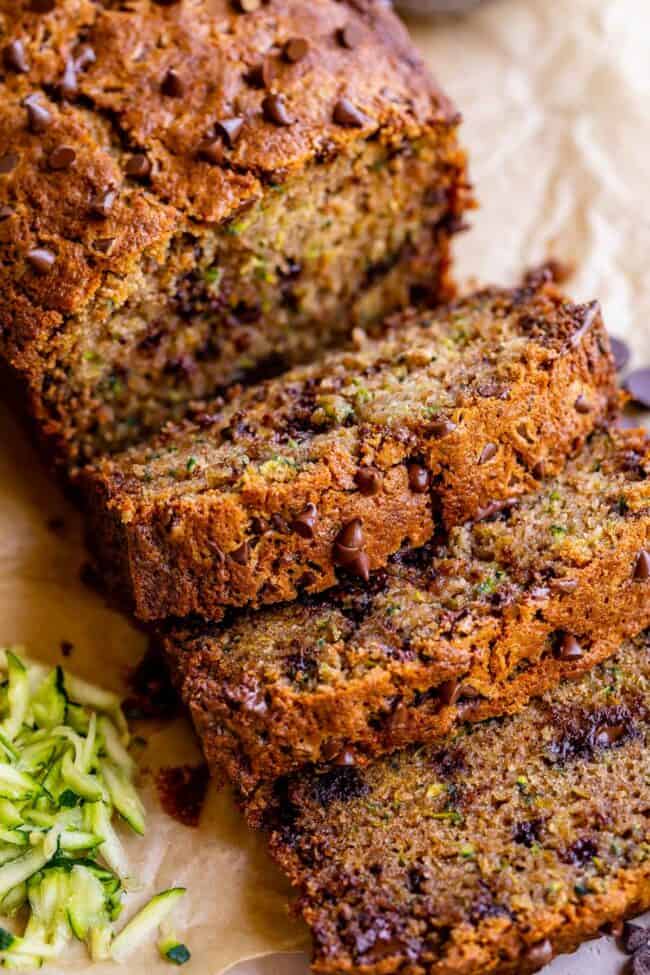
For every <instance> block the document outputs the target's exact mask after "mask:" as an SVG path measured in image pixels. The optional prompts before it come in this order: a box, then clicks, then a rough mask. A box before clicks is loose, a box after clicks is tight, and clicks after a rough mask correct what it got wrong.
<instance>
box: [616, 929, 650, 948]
mask: <svg viewBox="0 0 650 975" xmlns="http://www.w3.org/2000/svg"><path fill="white" fill-rule="evenodd" d="M621 940H622V942H623V949H624V951H626V952H627V953H628V955H633V954H634V952H635V951H638V950H639V949H640V948H648V949H650V928H644V927H643V926H642V925H641V924H634V923H633V922H632V921H626V922H625V923H624V925H623V937H622V939H621Z"/></svg>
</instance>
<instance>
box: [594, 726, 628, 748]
mask: <svg viewBox="0 0 650 975" xmlns="http://www.w3.org/2000/svg"><path fill="white" fill-rule="evenodd" d="M624 734H625V726H624V725H622V724H616V725H602V726H601V727H600V728H598V729H597V731H596V734H595V735H594V745H596V746H597V747H598V748H609V747H610V745H614V744H616V742H617V741H620V739H621V738H622V737H623V735H624Z"/></svg>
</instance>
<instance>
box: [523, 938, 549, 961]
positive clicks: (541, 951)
mask: <svg viewBox="0 0 650 975" xmlns="http://www.w3.org/2000/svg"><path fill="white" fill-rule="evenodd" d="M552 958H553V945H552V944H551V942H550V941H549V940H548V938H546V939H545V940H544V941H538V942H537V944H536V945H533V946H532V947H531V948H529V949H528V951H527V952H526V961H527V962H528V964H529V965H533V967H534V968H543V967H544V965H548V963H549V962H550V961H551V960H552Z"/></svg>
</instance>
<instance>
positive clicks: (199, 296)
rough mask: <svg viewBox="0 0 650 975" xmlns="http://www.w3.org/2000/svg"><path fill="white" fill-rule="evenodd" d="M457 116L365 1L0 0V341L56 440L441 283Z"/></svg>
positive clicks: (125, 433) (455, 204)
mask: <svg viewBox="0 0 650 975" xmlns="http://www.w3.org/2000/svg"><path fill="white" fill-rule="evenodd" d="M458 122H459V116H458V114H457V112H456V111H455V110H454V108H453V107H452V106H451V104H450V103H449V101H448V100H447V99H446V97H445V96H444V95H443V94H442V92H441V91H440V90H439V88H438V87H437V86H436V85H435V84H434V83H433V81H432V80H431V79H430V78H429V76H428V75H427V73H426V70H425V68H424V67H423V64H422V62H421V60H420V58H419V57H418V55H417V53H416V52H415V50H414V48H413V46H412V45H411V43H410V41H409V38H408V36H407V34H406V32H405V30H404V29H403V27H402V26H401V24H400V22H399V21H398V19H397V17H396V16H395V15H394V14H393V13H392V12H391V10H390V9H389V5H388V4H386V3H385V2H383V0H354V2H353V0H349V2H336V0H312V2H310V3H302V2H299V0H266V2H264V3H262V2H256V3H251V2H246V3H243V2H239V0H164V2H163V0H158V2H154V0H129V2H128V3H116V2H112V0H56V2H55V0H0V354H1V355H2V356H3V357H4V359H5V360H6V361H7V362H8V363H9V364H10V365H11V367H12V368H13V371H14V372H15V373H16V374H17V375H18V377H19V379H20V381H21V383H22V385H23V386H25V387H26V392H27V396H28V399H29V403H30V409H31V412H32V413H33V414H34V415H35V417H36V419H37V421H38V424H39V426H40V428H41V430H42V431H43V432H44V433H45V434H46V435H47V436H48V438H49V440H50V442H51V444H52V445H53V446H54V447H55V451H56V453H57V455H58V456H59V457H62V458H64V459H65V460H66V461H67V464H68V465H69V467H70V469H71V470H73V471H74V469H75V467H76V466H77V465H79V464H83V463H84V461H86V460H87V459H88V458H89V457H91V456H93V455H94V454H96V453H97V452H105V451H111V450H115V449H118V448H121V447H123V446H124V445H126V444H127V443H130V442H133V441H135V440H138V439H142V438H144V437H145V436H146V435H148V434H149V433H150V432H151V431H152V430H156V429H158V428H159V427H160V425H161V424H162V423H163V421H165V420H167V419H169V418H171V417H175V416H177V415H179V414H180V413H182V412H183V409H184V404H186V403H187V402H188V401H193V400H197V399H198V400H200V399H201V398H203V397H205V396H207V395H213V394H215V392H217V391H218V390H219V389H220V388H222V387H227V386H229V385H230V384H232V383H235V382H238V381H240V380H244V379H249V378H255V377H259V376H261V375H264V374H269V373H270V372H274V371H275V372H279V371H280V369H281V368H284V367H286V365H288V364H291V363H295V362H297V361H305V360H309V359H311V358H312V357H313V355H314V353H315V352H316V351H317V350H320V349H322V348H325V347H327V346H331V345H333V344H337V343H338V344H340V342H341V340H342V338H343V337H344V336H345V334H346V333H347V332H348V331H349V330H350V327H351V326H353V325H354V324H355V323H361V324H363V325H370V324H371V323H372V322H373V321H374V320H375V319H376V318H377V317H378V315H379V313H380V312H381V313H382V315H383V314H384V313H385V312H386V311H388V310H390V309H391V308H396V307H403V306H404V305H406V304H408V303H409V301H412V300H413V299H421V298H424V297H426V298H427V300H430V301H433V302H435V301H437V300H439V299H441V298H443V297H449V296H450V280H449V275H448V264H449V247H448V244H449V238H450V236H451V235H452V234H453V233H454V232H455V231H456V230H458V229H459V227H460V226H461V223H462V220H461V218H462V214H463V211H464V210H465V209H466V208H467V206H468V205H469V204H470V193H469V190H468V185H467V180H466V174H465V157H464V154H463V152H462V151H461V149H460V148H459V145H458V141H457V135H456V131H457V127H458Z"/></svg>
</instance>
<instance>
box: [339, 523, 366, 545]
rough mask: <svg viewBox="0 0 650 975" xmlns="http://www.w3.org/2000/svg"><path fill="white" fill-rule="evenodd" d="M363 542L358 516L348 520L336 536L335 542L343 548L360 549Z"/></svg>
mask: <svg viewBox="0 0 650 975" xmlns="http://www.w3.org/2000/svg"><path fill="white" fill-rule="evenodd" d="M363 542H364V538H363V527H362V525H361V519H360V518H353V519H352V521H348V522H347V524H345V525H344V526H343V528H342V529H341V531H340V532H339V533H338V535H337V536H336V544H337V545H341V546H342V547H343V548H349V549H360V548H361V547H362V545H363Z"/></svg>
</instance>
